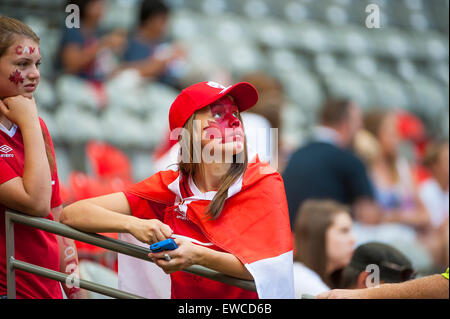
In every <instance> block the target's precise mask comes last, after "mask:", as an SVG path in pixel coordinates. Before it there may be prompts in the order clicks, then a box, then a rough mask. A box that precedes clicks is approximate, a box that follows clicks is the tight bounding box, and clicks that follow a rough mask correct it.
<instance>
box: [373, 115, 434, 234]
mask: <svg viewBox="0 0 450 319" xmlns="http://www.w3.org/2000/svg"><path fill="white" fill-rule="evenodd" d="M364 126H365V128H366V130H367V131H368V132H369V133H370V134H372V136H374V137H375V138H376V140H377V142H378V153H377V154H376V156H375V157H374V158H373V159H372V163H371V167H370V171H371V176H372V181H373V183H374V189H375V198H376V200H377V202H378V204H379V205H380V206H381V208H382V212H383V213H382V216H381V219H380V222H381V223H384V222H396V223H403V224H407V225H410V226H413V227H416V228H418V229H424V228H426V227H427V226H428V225H429V221H430V218H429V215H428V212H427V211H426V209H425V208H424V206H423V205H422V203H421V201H420V200H419V198H418V196H417V195H418V194H417V189H416V187H415V182H414V178H413V176H412V171H411V168H410V166H409V163H408V161H407V160H406V159H405V158H404V157H402V156H400V154H399V153H398V147H399V134H398V130H397V122H396V117H395V114H394V112H389V111H382V110H372V111H370V112H369V113H367V114H366V116H365V118H364Z"/></svg>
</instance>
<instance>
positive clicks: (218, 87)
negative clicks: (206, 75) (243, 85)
mask: <svg viewBox="0 0 450 319" xmlns="http://www.w3.org/2000/svg"><path fill="white" fill-rule="evenodd" d="M206 84H208V85H209V86H210V87H213V88H215V89H222V91H220V93H219V94H222V93H223V92H225V91H226V90H228V88H230V87H231V85H230V86H227V87H225V86H223V85H222V84H219V83H217V82H214V81H209V82H208V83H206Z"/></svg>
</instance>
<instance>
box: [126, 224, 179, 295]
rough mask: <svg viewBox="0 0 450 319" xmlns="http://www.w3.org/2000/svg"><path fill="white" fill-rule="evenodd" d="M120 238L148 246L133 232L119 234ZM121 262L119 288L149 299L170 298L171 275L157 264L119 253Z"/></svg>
mask: <svg viewBox="0 0 450 319" xmlns="http://www.w3.org/2000/svg"><path fill="white" fill-rule="evenodd" d="M119 240H123V241H125V242H127V243H131V244H135V245H138V246H142V247H146V248H148V245H147V244H145V243H142V242H140V241H139V240H137V239H136V238H134V237H133V235H131V234H126V233H121V234H119ZM117 255H118V264H119V274H118V275H119V283H118V288H119V289H120V290H124V291H126V292H129V293H132V294H136V295H139V296H142V297H145V298H149V299H170V295H171V292H170V290H171V280H170V275H167V274H166V273H164V271H163V270H162V269H161V268H159V267H158V266H157V265H156V264H154V263H152V262H150V261H145V260H141V259H138V258H134V257H131V256H127V255H123V254H117Z"/></svg>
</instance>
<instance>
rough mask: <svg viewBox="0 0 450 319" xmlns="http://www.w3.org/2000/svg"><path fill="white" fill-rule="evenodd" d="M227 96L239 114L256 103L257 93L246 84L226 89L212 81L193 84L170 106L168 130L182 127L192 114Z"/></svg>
mask: <svg viewBox="0 0 450 319" xmlns="http://www.w3.org/2000/svg"><path fill="white" fill-rule="evenodd" d="M227 94H229V95H231V96H232V97H233V99H234V101H235V102H236V105H237V107H238V109H239V112H243V111H245V110H247V109H249V108H251V107H252V106H253V105H255V104H256V102H258V91H257V90H256V88H255V87H254V86H253V85H251V84H250V83H248V82H239V83H236V84H234V85H230V86H228V87H225V86H223V85H221V84H219V83H216V82H212V81H205V82H200V83H197V84H193V85H191V86H189V87H187V88H185V89H184V90H183V91H181V93H180V94H179V95H178V96H177V98H176V99H175V101H173V103H172V105H171V106H170V110H169V125H170V130H173V129H175V128H178V127H183V126H184V124H185V123H186V121H187V120H188V119H189V117H190V116H191V115H192V114H194V113H195V112H196V111H198V110H200V109H202V108H204V107H205V106H208V105H209V104H211V103H213V102H215V101H217V100H218V99H220V98H221V97H223V96H225V95H227Z"/></svg>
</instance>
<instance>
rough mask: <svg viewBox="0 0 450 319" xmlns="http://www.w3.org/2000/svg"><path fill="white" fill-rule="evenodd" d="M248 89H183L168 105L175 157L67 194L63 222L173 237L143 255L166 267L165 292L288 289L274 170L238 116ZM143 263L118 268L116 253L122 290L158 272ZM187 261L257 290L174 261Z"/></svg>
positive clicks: (285, 237) (284, 294) (288, 292)
mask: <svg viewBox="0 0 450 319" xmlns="http://www.w3.org/2000/svg"><path fill="white" fill-rule="evenodd" d="M257 99H258V94H257V91H256V89H255V88H254V87H253V86H252V85H251V84H249V83H246V82H240V83H237V84H235V85H232V86H229V87H224V86H222V85H220V84H218V83H215V82H200V83H197V84H194V85H192V86H190V87H188V88H186V89H184V90H183V91H182V92H181V93H180V94H179V96H178V97H177V98H176V99H175V101H174V102H173V104H172V106H171V108H170V111H169V124H170V128H171V130H172V134H173V136H175V137H176V138H178V139H179V143H180V146H181V147H180V149H181V154H180V161H179V163H178V165H177V166H176V167H172V169H173V170H167V171H162V172H159V173H157V174H155V175H153V176H151V177H150V178H148V179H146V180H144V181H142V182H140V183H138V184H136V185H135V186H134V187H132V188H131V189H129V190H127V191H126V192H124V193H115V194H111V195H107V196H102V197H98V198H93V199H88V200H84V201H80V202H77V203H74V204H72V205H70V206H68V207H67V208H65V209H64V211H63V215H62V217H63V222H64V223H65V224H67V225H70V226H73V227H76V228H79V229H81V230H84V231H89V232H119V233H130V234H131V235H133V236H134V237H135V238H136V239H137V240H139V241H140V242H143V243H147V244H151V243H154V242H158V241H161V240H164V239H166V238H169V237H173V238H175V242H176V243H177V245H178V246H179V247H178V248H177V249H175V250H173V251H168V252H161V253H154V254H150V255H149V257H150V258H151V259H152V260H153V261H154V262H155V263H156V264H157V265H158V266H159V267H160V268H161V269H162V270H163V271H164V272H165V273H167V274H170V285H169V289H170V290H171V293H170V297H171V298H293V297H294V290H293V271H292V241H291V231H290V227H289V217H288V210H287V202H286V197H285V192H284V185H283V180H282V178H281V176H280V175H279V174H278V173H277V172H275V171H274V170H273V169H271V168H270V166H269V165H268V164H263V163H261V162H260V161H259V160H258V158H257V157H255V158H253V157H252V158H249V156H248V154H247V147H246V140H245V133H244V128H243V125H242V120H241V116H240V112H243V111H245V110H246V109H248V108H250V107H252V106H253V105H254V104H255V103H256V102H257ZM249 162H250V163H249ZM130 263H132V261H130ZM146 264H147V265H144V266H142V265H141V266H140V267H141V268H138V266H137V264H136V267H135V268H133V267H128V268H126V269H127V271H126V273H125V274H124V273H123V272H122V274H121V265H120V262H119V280H120V281H123V282H125V285H127V288H128V290H131V291H133V292H135V293H140V294H141V295H142V294H144V295H145V294H146V292H147V291H148V286H149V285H151V284H153V283H155V282H158V280H152V278H150V277H151V276H152V275H154V273H155V272H154V271H152V272H150V273H149V274H148V276H142V274H141V273H140V270H141V269H143V268H142V267H148V268H149V269H150V268H151V266H152V265H151V264H150V263H146ZM192 265H202V266H205V267H207V268H210V269H213V270H216V271H219V272H221V273H224V274H226V275H229V276H233V277H236V278H241V279H248V280H254V281H255V284H256V288H257V292H256V293H255V292H252V291H248V290H244V289H241V288H238V287H235V286H231V285H227V284H223V283H220V282H216V281H213V280H210V279H206V278H203V277H200V276H196V275H192V274H189V273H186V272H181V271H179V270H183V269H185V268H187V267H189V266H192ZM122 269H124V268H122ZM122 287H123V286H122ZM155 289H156V290H157V288H155ZM161 289H164V287H162V288H161ZM147 296H148V295H147ZM150 296H152V295H151V294H150ZM165 296H167V295H165Z"/></svg>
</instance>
